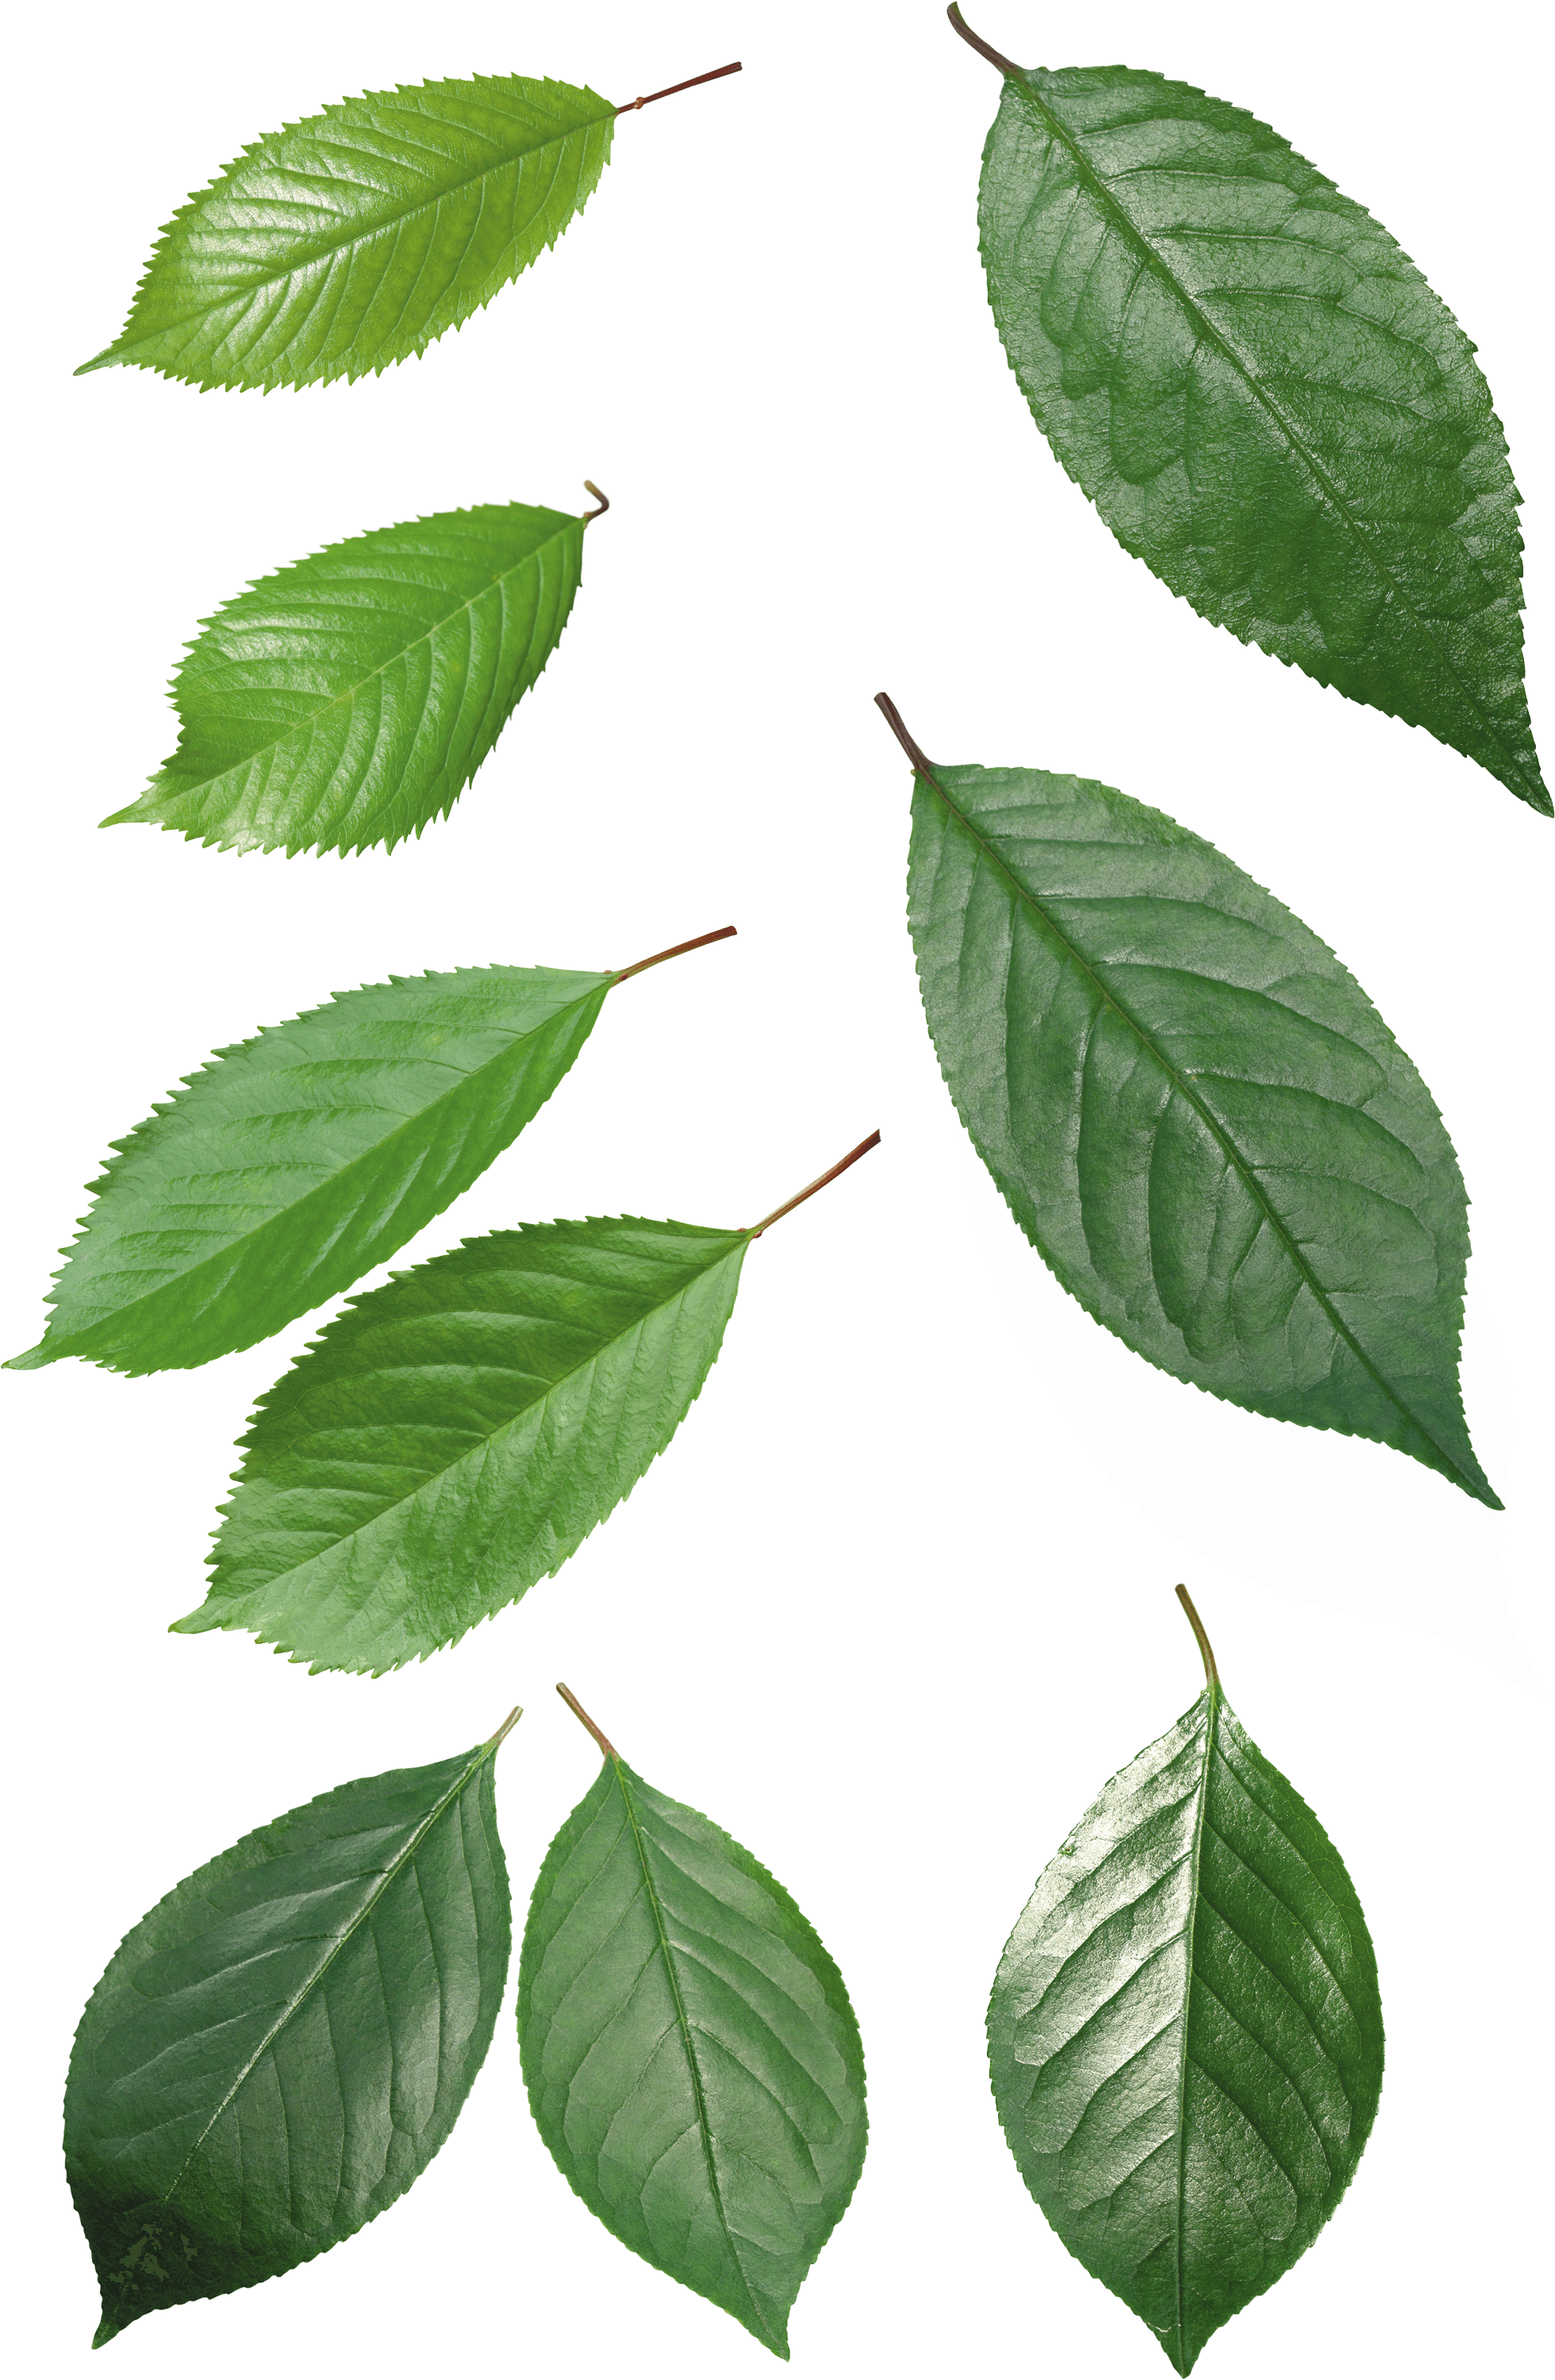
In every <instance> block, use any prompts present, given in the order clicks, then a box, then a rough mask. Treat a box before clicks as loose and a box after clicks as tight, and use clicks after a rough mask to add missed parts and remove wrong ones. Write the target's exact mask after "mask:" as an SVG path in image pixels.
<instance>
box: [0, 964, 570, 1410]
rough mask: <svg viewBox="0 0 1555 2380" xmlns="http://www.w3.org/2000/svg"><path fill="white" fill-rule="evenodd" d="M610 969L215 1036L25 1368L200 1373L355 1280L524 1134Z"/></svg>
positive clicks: (364, 991)
mask: <svg viewBox="0 0 1555 2380" xmlns="http://www.w3.org/2000/svg"><path fill="white" fill-rule="evenodd" d="M614 980H615V978H614V977H613V976H609V975H594V974H583V973H577V972H566V971H564V970H562V969H559V968H552V967H502V966H496V967H461V968H457V969H456V970H454V971H452V972H450V973H447V974H443V975H430V974H429V975H425V976H413V977H393V978H391V979H390V981H389V982H387V983H383V984H366V985H362V986H360V987H359V988H358V989H357V990H353V991H346V992H341V993H339V994H337V995H336V997H335V998H334V1000H333V1001H330V1002H326V1003H325V1004H324V1006H322V1007H321V1008H316V1009H310V1010H307V1011H305V1012H304V1013H303V1014H301V1015H300V1016H297V1017H294V1018H292V1019H291V1020H290V1021H289V1022H288V1023H286V1024H284V1025H274V1026H266V1027H265V1028H263V1029H262V1030H261V1032H260V1033H258V1034H257V1035H255V1037H254V1038H253V1039H252V1040H249V1041H245V1042H240V1043H237V1045H236V1046H235V1047H234V1048H232V1049H229V1050H220V1051H218V1052H217V1053H216V1055H215V1057H214V1058H213V1060H212V1061H211V1062H210V1063H209V1064H208V1065H207V1066H205V1067H204V1068H203V1069H201V1071H200V1073H199V1074H197V1075H191V1076H190V1077H188V1080H187V1082H186V1084H185V1085H184V1086H182V1087H180V1089H179V1090H178V1091H177V1092H176V1093H175V1094H174V1096H173V1098H172V1099H169V1100H167V1101H166V1102H164V1104H163V1105H162V1106H161V1107H159V1108H158V1109H157V1110H156V1111H155V1112H154V1113H153V1114H152V1115H151V1116H150V1117H148V1118H147V1120H146V1122H145V1123H142V1124H140V1125H138V1126H137V1128H136V1130H135V1131H134V1132H133V1133H132V1134H130V1135H129V1136H128V1139H126V1140H124V1141H122V1142H120V1143H118V1144H116V1147H115V1155H114V1156H113V1157H112V1158H111V1159H110V1160H109V1161H108V1164H107V1167H106V1169H105V1171H104V1172H103V1174H102V1175H101V1177H100V1178H99V1180H98V1182H97V1183H96V1184H94V1185H93V1188H94V1191H95V1194H96V1204H95V1206H94V1207H93V1208H92V1210H91V1213H90V1215H89V1216H88V1217H87V1219H86V1221H85V1224H84V1226H83V1229H82V1233H81V1236H80V1237H79V1239H78V1240H77V1241H76V1242H75V1243H74V1245H73V1246H72V1247H71V1248H70V1249H69V1250H68V1251H67V1261H66V1264H65V1266H64V1268H63V1269H62V1270H61V1272H60V1273H59V1274H58V1275H57V1276H56V1285H55V1289H54V1290H53V1292H52V1293H51V1296H50V1302H51V1304H52V1305H53V1306H54V1309H55V1310H54V1313H53V1315H52V1316H51V1318H50V1321H49V1326H48V1329H47V1330H46V1331H45V1333H44V1335H43V1339H42V1340H41V1341H40V1342H39V1343H38V1345H37V1346H36V1347H34V1348H30V1349H29V1350H28V1351H27V1352H26V1354H22V1355H19V1356H12V1357H11V1359H10V1363H11V1365H12V1366H14V1367H19V1368H30V1367H32V1366H38V1365H41V1364H48V1363H53V1362H55V1360H56V1359H57V1358H58V1357H59V1356H61V1355H81V1356H85V1357H87V1358H89V1359H90V1360H91V1361H92V1362H94V1363H101V1364H104V1365H107V1366H110V1367H112V1368H114V1369H117V1370H120V1371H125V1372H129V1373H141V1372H152V1371H161V1370H164V1369H167V1368H169V1367H175V1368H189V1367H191V1366H196V1365H199V1364H204V1363H209V1362H210V1361H211V1360H212V1359H213V1357H214V1356H217V1355H223V1354H229V1353H230V1352H231V1351H232V1350H234V1349H236V1348H238V1347H248V1346H252V1345H253V1343H254V1342H255V1341H256V1340H260V1339H264V1338H268V1337H269V1336H270V1335H271V1333H272V1332H273V1331H275V1330H280V1329H282V1328H283V1326H284V1325H285V1323H286V1322H288V1321H291V1320H292V1319H293V1318H295V1317H296V1316H298V1315H299V1314H303V1313H306V1312H307V1311H308V1309H309V1308H310V1306H312V1305H320V1304H322V1302H323V1300H324V1299H326V1298H328V1297H332V1296H334V1295H335V1294H336V1293H338V1292H339V1291H340V1290H342V1289H347V1288H349V1287H350V1285H351V1283H352V1282H353V1281H357V1280H358V1279H359V1278H360V1276H361V1275H362V1273H364V1272H365V1271H367V1270H368V1269H369V1268H370V1267H371V1266H372V1265H374V1264H377V1263H380V1262H382V1261H383V1259H384V1258H385V1257H390V1256H392V1255H393V1254H394V1252H395V1249H396V1248H398V1247H401V1246H403V1245H404V1244H405V1242H406V1241H407V1239H409V1238H410V1237H411V1236H412V1235H413V1234H414V1233H416V1232H418V1231H419V1230H420V1229H421V1227H422V1226H423V1224H425V1223H427V1222H430V1221H431V1219H432V1217H433V1216H434V1215H438V1214H441V1212H442V1211H443V1208H444V1207H446V1206H447V1205H448V1204H449V1202H450V1201H451V1200H452V1199H453V1198H455V1197H456V1196H458V1194H459V1192H460V1191H462V1190H465V1189H468V1186H469V1184H471V1183H472V1182H473V1181H474V1180H475V1179H476V1177H477V1176H478V1175H479V1174H480V1172H483V1171H484V1169H485V1167H486V1166H488V1165H489V1164H490V1163H491V1162H492V1159H493V1158H494V1157H496V1156H497V1155H498V1154H499V1153H500V1152H501V1151H502V1150H503V1149H504V1148H505V1147H507V1146H508V1144H509V1143H510V1142H511V1141H512V1140H514V1139H516V1137H517V1135H518V1134H519V1132H521V1131H522V1129H523V1127H524V1125H525V1124H526V1123H528V1122H529V1120H530V1118H531V1117H532V1116H534V1115H536V1114H537V1113H538V1112H539V1111H540V1109H541V1107H542V1106H543V1104H544V1102H545V1100H546V1099H549V1097H550V1096H551V1093H552V1091H553V1089H554V1088H555V1087H556V1085H557V1083H558V1082H559V1081H560V1080H561V1078H562V1076H563V1075H565V1073H566V1071H567V1069H568V1067H569V1066H570V1065H571V1063H572V1062H573V1060H574V1058H575V1057H576V1056H577V1052H578V1050H580V1049H581V1048H582V1046H583V1043H584V1042H585V1041H586V1040H587V1038H588V1037H589V1033H590V1031H591V1030H592V1028H593V1025H594V1022H595V1019H596V1018H597V1016H598V1014H599V1012H600V1008H601V1005H602V1003H603V1001H604V997H605V994H606V993H607V991H608V990H610V988H611V985H612V983H613V981H614Z"/></svg>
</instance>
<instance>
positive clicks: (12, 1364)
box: [4, 1339, 54, 1372]
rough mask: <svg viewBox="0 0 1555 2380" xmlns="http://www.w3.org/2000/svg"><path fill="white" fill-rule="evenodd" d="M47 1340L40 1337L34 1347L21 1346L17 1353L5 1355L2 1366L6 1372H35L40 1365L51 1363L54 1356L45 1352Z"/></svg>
mask: <svg viewBox="0 0 1555 2380" xmlns="http://www.w3.org/2000/svg"><path fill="white" fill-rule="evenodd" d="M47 1345H48V1342H47V1341H46V1340H43V1339H40V1340H39V1342H38V1344H37V1345H36V1347H25V1348H23V1350H22V1352H21V1354H19V1355H7V1356H6V1362H5V1366H4V1368H5V1369H6V1371H7V1372H35V1371H37V1370H38V1368H39V1367H40V1366H41V1365H43V1364H52V1363H53V1361H54V1357H53V1355H52V1354H48V1353H46V1352H45V1351H46V1349H47Z"/></svg>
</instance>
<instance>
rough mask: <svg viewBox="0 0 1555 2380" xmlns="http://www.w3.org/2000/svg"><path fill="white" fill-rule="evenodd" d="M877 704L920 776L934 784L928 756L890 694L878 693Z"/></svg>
mask: <svg viewBox="0 0 1555 2380" xmlns="http://www.w3.org/2000/svg"><path fill="white" fill-rule="evenodd" d="M875 705H876V708H877V709H878V710H880V711H881V714H882V716H883V718H884V720H885V723H886V725H887V726H888V727H889V728H890V730H891V732H892V734H893V735H894V736H895V738H896V741H897V742H898V744H900V746H901V747H902V749H903V751H904V752H905V754H906V756H907V758H908V759H909V760H910V761H911V762H912V764H913V768H914V771H915V772H916V773H917V775H918V776H920V777H924V778H927V780H928V782H929V784H933V783H934V771H933V770H932V769H931V768H930V767H929V761H928V758H927V756H926V755H925V754H924V753H923V752H921V751H920V750H919V749H918V747H917V745H916V744H915V743H914V742H913V739H912V737H911V736H910V735H908V733H907V730H906V724H905V721H904V720H903V717H902V714H901V712H900V711H899V710H897V708H896V705H895V704H894V703H893V701H892V699H891V697H890V695H889V694H877V695H876V697H875Z"/></svg>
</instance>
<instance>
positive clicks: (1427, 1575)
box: [960, 1133, 1543, 1697]
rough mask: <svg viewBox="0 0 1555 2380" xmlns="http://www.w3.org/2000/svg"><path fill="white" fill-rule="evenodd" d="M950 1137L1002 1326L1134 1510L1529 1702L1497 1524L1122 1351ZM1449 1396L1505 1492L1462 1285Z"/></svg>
mask: <svg viewBox="0 0 1555 2380" xmlns="http://www.w3.org/2000/svg"><path fill="white" fill-rule="evenodd" d="M960 1137H962V1166H965V1173H966V1195H969V1199H972V1219H974V1223H977V1231H978V1238H981V1243H983V1257H986V1259H989V1271H990V1273H993V1281H995V1285H998V1293H1000V1299H1002V1305H1005V1311H1007V1314H1010V1321H1012V1323H1014V1328H1017V1330H1019V1335H1022V1342H1024V1347H1027V1352H1028V1354H1031V1359H1034V1364H1036V1368H1039V1371H1040V1376H1043V1380H1045V1383H1048V1388H1051V1390H1052V1395H1055V1400H1057V1406H1060V1412H1062V1414H1064V1418H1067V1423H1069V1428H1072V1430H1074V1435H1076V1438H1079V1439H1084V1445H1086V1447H1088V1450H1090V1454H1096V1459H1098V1463H1100V1466H1102V1471H1105V1474H1107V1478H1112V1480H1117V1485H1119V1488H1122V1490H1124V1492H1126V1495H1131V1497H1134V1501H1136V1504H1138V1509H1141V1512H1148V1513H1150V1518H1155V1521H1160V1524H1162V1528H1169V1530H1172V1536H1174V1537H1181V1542H1184V1545H1191V1547H1193V1552H1196V1554H1205V1557H1208V1559H1209V1561H1220V1563H1221V1569H1226V1571H1241V1575H1243V1578H1253V1580H1257V1585H1265V1587H1279V1590H1282V1592H1283V1595H1300V1597H1303V1602H1310V1604H1324V1607H1329V1609H1333V1611H1357V1614H1367V1616H1372V1619H1383V1621H1398V1623H1407V1625H1412V1628H1428V1631H1434V1635H1440V1637H1448V1640H1451V1642H1452V1645H1462V1647H1464V1649H1467V1652H1472V1654H1476V1657H1479V1658H1481V1661H1490V1666H1493V1669H1498V1670H1502V1676H1507V1678H1514V1681H1517V1685H1526V1690H1529V1693H1531V1694H1541V1697H1543V1687H1541V1685H1538V1678H1536V1676H1534V1670H1531V1669H1529V1664H1526V1658H1524V1654H1522V1647H1519V1645H1517V1637H1514V1633H1512V1621H1510V1614H1507V1597H1505V1585H1502V1573H1500V1537H1502V1516H1500V1513H1496V1512H1488V1509H1486V1507H1484V1504H1479V1501H1474V1497H1467V1495H1460V1492H1457V1490H1455V1488H1451V1485H1448V1480H1443V1478H1440V1474H1439V1471H1427V1466H1424V1463H1417V1462H1412V1459H1410V1457H1407V1454H1393V1450H1391V1447H1379V1445H1377V1442H1374V1439H1369V1438H1341V1435H1336V1433H1333V1430H1298V1428H1291V1423H1283V1421H1265V1418H1259V1416H1257V1414H1248V1412H1243V1409H1241V1406H1236V1404H1221V1400H1220V1397H1208V1395H1205V1392H1203V1390H1196V1388H1188V1385H1186V1383H1184V1380H1174V1378H1172V1376H1169V1373H1164V1371H1155V1366H1150V1364H1146V1361H1141V1356H1136V1354H1131V1352H1129V1347H1124V1342H1122V1340H1117V1338H1112V1333H1110V1330H1102V1328H1100V1323H1093V1321H1090V1317H1088V1314H1086V1309H1084V1306H1079V1305H1076V1302H1074V1299H1072V1297H1064V1293H1062V1290H1060V1285H1057V1281H1055V1278H1052V1273H1051V1271H1048V1266H1045V1264H1043V1259H1040V1257H1039V1255H1036V1249H1034V1247H1028V1245H1027V1240H1024V1238H1022V1233H1019V1231H1017V1226H1014V1220H1012V1216H1010V1209H1007V1207H1005V1202H1002V1197H1000V1195H998V1190H995V1187H993V1181H990V1178H989V1171H986V1166H983V1164H981V1161H978V1157H977V1152H974V1147H972V1142H969V1140H966V1135H965V1133H962V1135H960ZM1462 1390H1464V1409H1467V1414H1469V1428H1472V1433H1474V1445H1476V1447H1479V1454H1481V1459H1484V1466H1486V1474H1488V1478H1490V1485H1493V1488H1496V1490H1498V1492H1500V1495H1502V1497H1505V1490H1507V1468H1510V1457H1512V1392H1510V1383H1507V1368H1505V1364H1502V1359H1500V1347H1498V1342H1496V1330H1493V1328H1490V1317H1488V1314H1486V1309H1484V1302H1481V1297H1479V1290H1476V1288H1474V1281H1472V1278H1469V1285H1467V1299H1464V1342H1462Z"/></svg>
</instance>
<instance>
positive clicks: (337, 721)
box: [103, 504, 583, 852]
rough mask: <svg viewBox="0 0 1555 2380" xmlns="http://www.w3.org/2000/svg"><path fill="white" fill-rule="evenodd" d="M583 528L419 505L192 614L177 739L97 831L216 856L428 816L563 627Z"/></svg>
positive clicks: (312, 847)
mask: <svg viewBox="0 0 1555 2380" xmlns="http://www.w3.org/2000/svg"><path fill="white" fill-rule="evenodd" d="M582 567H583V523H582V521H581V520H580V519H579V518H577V516H576V515H573V514H570V513H554V512H547V511H545V510H543V509H542V508H541V507H540V506H538V505H534V504H478V505H475V506H473V507H472V508H471V509H470V510H468V512H453V513H433V514H431V515H430V516H428V517H427V518H425V519H422V520H415V521H402V522H399V523H397V524H396V525H395V527H394V528H380V529H373V530H371V531H370V532H369V533H368V534H367V535H366V536H364V537H353V538H347V539H346V540H345V541H344V542H343V543H341V544H339V545H331V546H326V547H325V548H324V549H323V551H322V553H315V554H311V555H310V556H309V557H308V559H307V560H305V561H302V562H297V563H293V564H291V565H289V566H288V567H287V568H286V569H285V570H278V571H276V572H275V573H274V574H273V576H272V577H268V578H261V580H259V581H258V582H257V584H256V585H255V586H253V587H252V588H250V589H248V590H247V591H246V592H245V593H243V594H241V595H238V596H236V597H235V598H234V599H233V601H231V602H230V603H226V604H224V605H223V607H222V609H221V610H220V611H219V612H218V613H216V614H215V617H214V618H213V619H211V620H209V621H207V622H205V623H204V633H203V635H201V636H200V637H197V638H196V639H195V641H194V643H193V644H192V645H191V646H190V647H189V648H188V653H187V654H186V657H185V659H184V661H183V662H182V664H181V666H180V668H179V670H178V674H177V676H176V678H175V680H174V683H173V698H174V701H175V702H176V705H177V710H178V718H179V722H180V733H179V737H178V748H177V750H176V752H175V753H174V755H173V757H172V759H170V760H168V761H167V762H166V763H165V764H164V766H163V768H161V769H160V770H159V771H157V774H156V775H155V776H154V777H153V778H152V783H151V784H150V786H149V787H148V789H147V791H146V792H145V793H143V794H142V795H140V798H139V800H137V801H134V802H131V803H130V804H129V806H128V808H125V809H122V810H116V811H115V813H114V815H113V817H112V818H108V819H104V820H103V824H104V826H119V825H124V824H128V823H144V824H146V825H149V826H163V827H172V828H176V829H177V830H178V831H179V832H181V833H183V834H187V835H188V836H189V837H191V839H193V840H195V841H197V842H201V843H205V844H214V845H217V846H219V847H220V848H222V849H223V850H231V851H273V850H276V849H277V848H281V849H285V851H287V852H298V851H338V852H358V851H365V850H367V849H368V848H369V846H370V845H371V844H387V845H389V846H391V847H392V846H393V845H394V844H396V843H400V842H402V841H403V840H404V839H405V837H406V836H407V835H410V834H419V833H420V832H421V830H422V828H423V827H425V826H428V825H430V824H431V821H432V820H434V819H440V818H446V816H447V815H448V812H449V811H450V810H451V809H452V808H453V807H454V804H455V802H456V800H457V799H458V797H459V795H460V794H461V793H462V792H463V790H464V788H465V787H466V785H468V783H469V781H470V779H471V778H472V777H473V776H474V774H475V772H476V771H477V769H479V767H480V763H481V761H482V760H483V759H485V758H486V755H487V753H488V752H489V751H490V750H491V748H492V745H493V744H494V743H495V742H496V740H497V737H498V736H499V735H500V734H501V733H502V730H503V728H504V725H505V724H506V722H507V720H508V718H509V716H510V714H511V712H512V710H513V709H514V706H515V705H516V703H517V702H518V700H519V698H520V697H521V696H523V695H525V694H527V693H528V690H529V688H530V686H533V685H534V683H535V680H536V679H537V678H538V677H539V675H540V674H541V671H542V670H543V669H544V667H545V664H546V662H548V661H549V660H550V658H551V655H552V653H553V651H554V650H555V649H556V646H557V643H558V642H559V640H560V637H561V634H562V630H563V629H564V628H565V625H566V622H567V614H568V613H569V612H570V611H571V609H572V602H573V597H574V596H575V595H576V594H577V585H578V579H579V577H580V575H581V572H582Z"/></svg>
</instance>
